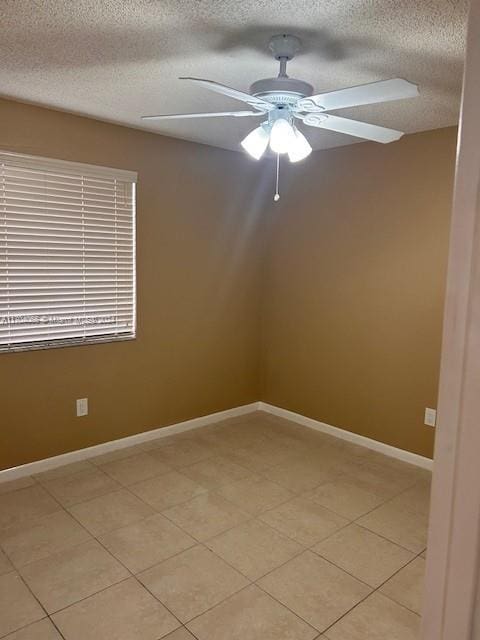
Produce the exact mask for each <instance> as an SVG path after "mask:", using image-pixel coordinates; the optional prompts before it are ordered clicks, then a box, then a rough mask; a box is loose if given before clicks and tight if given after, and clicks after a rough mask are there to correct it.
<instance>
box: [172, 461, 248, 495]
mask: <svg viewBox="0 0 480 640" xmlns="http://www.w3.org/2000/svg"><path fill="white" fill-rule="evenodd" d="M182 473H183V474H184V475H186V476H187V477H188V478H190V479H191V480H193V481H194V482H198V484H199V485H200V486H202V487H205V489H215V488H216V487H220V486H221V485H224V484H229V483H231V482H235V481H236V480H241V479H242V478H245V477H246V476H248V475H250V471H248V470H247V469H245V468H244V467H241V466H239V465H238V464H235V463H234V462H230V461H229V460H227V459H225V458H222V457H215V458H208V459H207V460H201V461H200V462H196V463H195V464H193V465H190V466H188V467H183V468H182Z"/></svg>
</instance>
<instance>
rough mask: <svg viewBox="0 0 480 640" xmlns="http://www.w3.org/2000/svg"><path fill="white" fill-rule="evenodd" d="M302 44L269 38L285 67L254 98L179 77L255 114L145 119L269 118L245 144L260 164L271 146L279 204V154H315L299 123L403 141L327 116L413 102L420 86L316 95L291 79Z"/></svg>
mask: <svg viewBox="0 0 480 640" xmlns="http://www.w3.org/2000/svg"><path fill="white" fill-rule="evenodd" d="M300 44H301V43H300V40H299V38H297V37H296V36H292V35H287V34H283V35H277V36H273V37H272V38H271V39H270V43H269V49H270V51H271V52H272V53H273V55H274V57H275V59H276V60H278V62H279V63H280V70H279V73H278V76H277V77H276V78H266V79H264V80H257V82H254V83H253V84H252V85H251V87H250V92H249V93H245V92H243V91H238V90H237V89H233V88H231V87H227V86H225V85H223V84H219V83H218V82H213V81H212V80H203V79H200V78H180V80H188V81H190V82H194V83H196V84H198V85H200V86H202V87H204V88H206V89H209V90H210V91H214V92H216V93H221V94H223V95H226V96H228V97H230V98H234V99H236V100H240V101H242V102H244V103H246V104H247V105H248V106H249V107H250V108H251V110H250V111H246V110H244V111H221V112H214V113H185V114H171V115H159V116H143V119H144V120H173V119H182V118H218V117H233V118H240V117H247V118H248V117H254V118H264V121H263V122H262V123H261V124H260V126H258V127H257V128H256V129H254V130H253V131H251V132H250V133H249V134H248V135H247V136H246V138H244V139H243V140H242V141H241V143H240V144H241V145H242V147H243V148H244V149H245V151H246V152H247V153H248V154H249V155H250V156H252V158H255V160H259V159H260V158H261V157H262V156H263V155H264V154H265V152H266V151H267V148H268V147H269V146H270V149H271V151H272V152H273V153H274V154H276V159H277V189H276V193H275V197H274V200H275V201H277V200H279V198H280V196H279V194H278V177H279V167H280V155H286V156H288V159H289V160H290V162H299V161H300V160H303V159H304V158H306V157H307V156H308V155H309V154H310V153H311V152H312V147H311V146H310V143H309V142H308V140H307V138H306V137H305V136H304V134H303V133H302V132H301V131H300V130H299V129H298V127H297V126H296V125H297V122H300V123H303V124H304V125H307V126H309V127H316V128H319V129H326V130H329V131H336V132H338V133H345V134H347V135H350V136H355V137H358V138H363V139H364V140H371V141H374V142H382V143H387V142H394V141H395V140H398V139H399V138H401V137H402V135H403V132H401V131H396V130H395V129H387V128H386V127H379V126H377V125H374V124H368V123H366V122H359V121H357V120H350V119H349V118H341V117H340V116H337V115H331V114H330V113H328V112H329V111H332V110H337V109H345V108H347V107H356V106H359V105H365V104H375V103H379V102H388V101H390V100H400V99H402V98H413V97H415V96H418V87H417V85H415V84H413V83H411V82H408V81H407V80H403V79H402V78H394V79H392V80H381V81H380V82H371V83H368V84H363V85H359V86H356V87H349V88H347V89H339V90H337V91H329V92H327V93H318V94H315V95H314V94H313V91H314V89H313V87H312V85H310V84H309V83H308V82H304V81H303V80H297V79H295V78H290V77H289V76H288V75H287V62H288V61H289V60H291V59H292V58H293V57H294V56H295V54H296V53H297V52H298V51H299V50H300Z"/></svg>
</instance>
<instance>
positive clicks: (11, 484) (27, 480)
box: [0, 476, 35, 496]
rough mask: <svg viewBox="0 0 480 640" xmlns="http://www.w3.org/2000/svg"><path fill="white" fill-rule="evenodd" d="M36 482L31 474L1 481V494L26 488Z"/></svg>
mask: <svg viewBox="0 0 480 640" xmlns="http://www.w3.org/2000/svg"><path fill="white" fill-rule="evenodd" d="M34 484H35V480H34V479H33V478H32V477H30V476H25V477H24V478H17V479H16V480H6V481H3V482H0V496H1V495H3V494H4V493H10V491H17V489H26V488H27V487H31V486H33V485H34Z"/></svg>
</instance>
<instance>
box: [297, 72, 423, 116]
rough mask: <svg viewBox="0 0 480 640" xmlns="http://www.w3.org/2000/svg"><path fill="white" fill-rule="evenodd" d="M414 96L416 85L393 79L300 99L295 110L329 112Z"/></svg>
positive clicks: (415, 94)
mask: <svg viewBox="0 0 480 640" xmlns="http://www.w3.org/2000/svg"><path fill="white" fill-rule="evenodd" d="M415 96H418V87H417V85H416V84H413V83H412V82H408V80H403V79H402V78H393V80H381V81H380V82H370V83H368V84H361V85H358V86H357V87H349V88H348V89H339V90H338V91H330V92H329V93H319V94H317V95H315V96H309V97H307V98H302V99H301V100H299V101H298V102H297V108H298V109H300V110H301V111H309V109H311V108H315V109H318V107H320V108H321V109H323V110H325V111H331V110H332V109H345V108H346V107H358V106H359V105H362V104H374V103H375V102H388V101H389V100H401V99H402V98H414V97H415Z"/></svg>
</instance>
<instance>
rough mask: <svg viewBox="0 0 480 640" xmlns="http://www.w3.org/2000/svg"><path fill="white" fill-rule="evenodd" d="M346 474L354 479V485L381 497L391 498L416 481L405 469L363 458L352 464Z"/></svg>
mask: <svg viewBox="0 0 480 640" xmlns="http://www.w3.org/2000/svg"><path fill="white" fill-rule="evenodd" d="M347 475H349V476H351V477H352V478H353V479H354V484H355V485H356V486H358V487H360V488H361V489H365V490H366V491H370V492H371V493H375V494H376V495H378V496H380V497H383V498H393V497H394V496H395V495H398V494H399V493H401V492H402V491H405V489H408V488H409V487H411V486H412V485H413V484H414V483H415V481H416V478H415V477H412V475H411V473H409V472H408V471H406V470H403V469H402V470H400V469H394V468H390V467H386V466H383V465H381V464H376V463H369V462H366V461H364V460H362V461H360V462H359V464H357V465H352V466H351V468H350V469H349V470H348V473H347Z"/></svg>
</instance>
